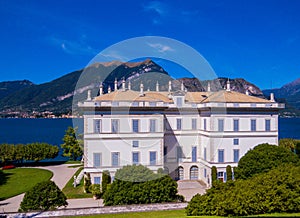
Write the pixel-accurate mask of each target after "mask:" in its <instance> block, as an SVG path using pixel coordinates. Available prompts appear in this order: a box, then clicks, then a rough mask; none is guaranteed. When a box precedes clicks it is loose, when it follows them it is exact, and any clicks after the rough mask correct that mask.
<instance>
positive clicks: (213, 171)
mask: <svg viewBox="0 0 300 218" xmlns="http://www.w3.org/2000/svg"><path fill="white" fill-rule="evenodd" d="M217 173H218V171H217V167H216V166H212V168H211V183H212V185H213V186H214V185H215V184H216V183H217V179H218V175H217Z"/></svg>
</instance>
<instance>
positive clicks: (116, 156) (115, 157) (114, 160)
mask: <svg viewBox="0 0 300 218" xmlns="http://www.w3.org/2000/svg"><path fill="white" fill-rule="evenodd" d="M111 165H112V166H119V165H120V153H119V152H112V153H111Z"/></svg>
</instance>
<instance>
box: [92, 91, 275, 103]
mask: <svg viewBox="0 0 300 218" xmlns="http://www.w3.org/2000/svg"><path fill="white" fill-rule="evenodd" d="M168 95H169V93H168V92H155V91H146V92H144V96H140V92H138V91H133V90H126V91H122V90H117V91H114V92H111V93H107V94H104V95H101V96H97V97H96V98H95V99H94V101H129V102H132V101H150V102H153V101H156V102H157V101H162V102H166V103H172V102H173V99H169V97H168ZM185 100H186V102H187V103H208V102H227V103H270V101H269V100H266V99H262V98H258V97H254V96H249V95H246V94H242V93H239V92H234V91H225V90H222V91H218V92H187V93H186V96H185Z"/></svg>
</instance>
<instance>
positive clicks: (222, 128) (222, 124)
mask: <svg viewBox="0 0 300 218" xmlns="http://www.w3.org/2000/svg"><path fill="white" fill-rule="evenodd" d="M218 131H219V132H223V131H224V120H223V119H218Z"/></svg>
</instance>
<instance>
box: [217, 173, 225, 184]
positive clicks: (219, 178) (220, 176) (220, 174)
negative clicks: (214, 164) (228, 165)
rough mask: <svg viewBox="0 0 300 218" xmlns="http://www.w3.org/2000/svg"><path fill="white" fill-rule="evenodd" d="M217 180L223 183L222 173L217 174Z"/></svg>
mask: <svg viewBox="0 0 300 218" xmlns="http://www.w3.org/2000/svg"><path fill="white" fill-rule="evenodd" d="M218 180H220V181H221V182H223V180H224V172H218Z"/></svg>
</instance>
